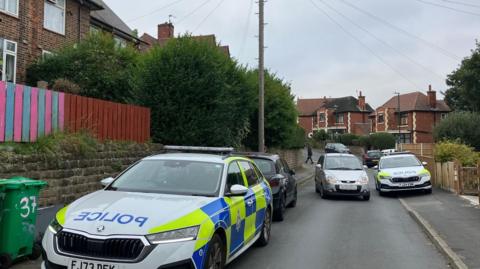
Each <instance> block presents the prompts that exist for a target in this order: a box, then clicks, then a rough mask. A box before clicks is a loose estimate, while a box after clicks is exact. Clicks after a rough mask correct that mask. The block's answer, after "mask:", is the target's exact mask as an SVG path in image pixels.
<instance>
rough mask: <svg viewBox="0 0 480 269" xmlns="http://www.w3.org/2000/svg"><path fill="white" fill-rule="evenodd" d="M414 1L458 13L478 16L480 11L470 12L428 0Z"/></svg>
mask: <svg viewBox="0 0 480 269" xmlns="http://www.w3.org/2000/svg"><path fill="white" fill-rule="evenodd" d="M415 1H417V2H420V3H423V4H426V5H431V6H436V7H440V8H445V9H449V10H453V11H456V12H459V13H463V14H468V15H472V16H477V17H480V13H476V12H470V11H466V10H462V9H458V8H454V7H450V6H445V5H441V4H437V3H432V2H428V1H425V0H415Z"/></svg>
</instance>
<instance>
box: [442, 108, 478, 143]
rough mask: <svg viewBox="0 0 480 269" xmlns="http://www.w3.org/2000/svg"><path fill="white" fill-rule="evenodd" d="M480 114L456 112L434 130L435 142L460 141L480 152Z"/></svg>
mask: <svg viewBox="0 0 480 269" xmlns="http://www.w3.org/2000/svg"><path fill="white" fill-rule="evenodd" d="M479 122H480V114H478V113H473V112H454V113H450V114H449V115H448V117H447V118H446V119H444V120H442V121H441V122H440V123H439V124H438V125H437V126H435V128H434V130H433V135H434V137H435V140H436V141H438V142H440V141H443V140H460V141H461V142H463V143H466V144H467V145H469V146H471V147H474V148H476V149H477V150H480V125H479Z"/></svg>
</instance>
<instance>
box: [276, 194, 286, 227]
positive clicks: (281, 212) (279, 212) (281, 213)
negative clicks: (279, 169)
mask: <svg viewBox="0 0 480 269" xmlns="http://www.w3.org/2000/svg"><path fill="white" fill-rule="evenodd" d="M286 210H287V205H286V198H285V194H283V193H280V205H279V208H277V209H276V210H275V212H274V213H273V219H274V220H275V221H283V220H284V219H285V211H286Z"/></svg>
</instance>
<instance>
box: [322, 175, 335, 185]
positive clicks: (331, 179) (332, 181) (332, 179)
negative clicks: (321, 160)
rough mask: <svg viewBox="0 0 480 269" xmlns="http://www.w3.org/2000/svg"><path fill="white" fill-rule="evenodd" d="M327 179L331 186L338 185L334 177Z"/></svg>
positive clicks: (327, 177) (330, 176)
mask: <svg viewBox="0 0 480 269" xmlns="http://www.w3.org/2000/svg"><path fill="white" fill-rule="evenodd" d="M325 179H326V180H327V182H328V183H329V184H337V179H336V178H335V177H334V176H332V175H327V176H326V177H325Z"/></svg>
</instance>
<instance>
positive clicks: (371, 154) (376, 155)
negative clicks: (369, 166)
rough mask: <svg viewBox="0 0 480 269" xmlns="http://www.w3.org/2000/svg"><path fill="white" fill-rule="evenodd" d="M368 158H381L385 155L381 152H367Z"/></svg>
mask: <svg viewBox="0 0 480 269" xmlns="http://www.w3.org/2000/svg"><path fill="white" fill-rule="evenodd" d="M367 156H368V157H370V158H380V157H382V156H383V154H382V152H380V151H369V152H367Z"/></svg>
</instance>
